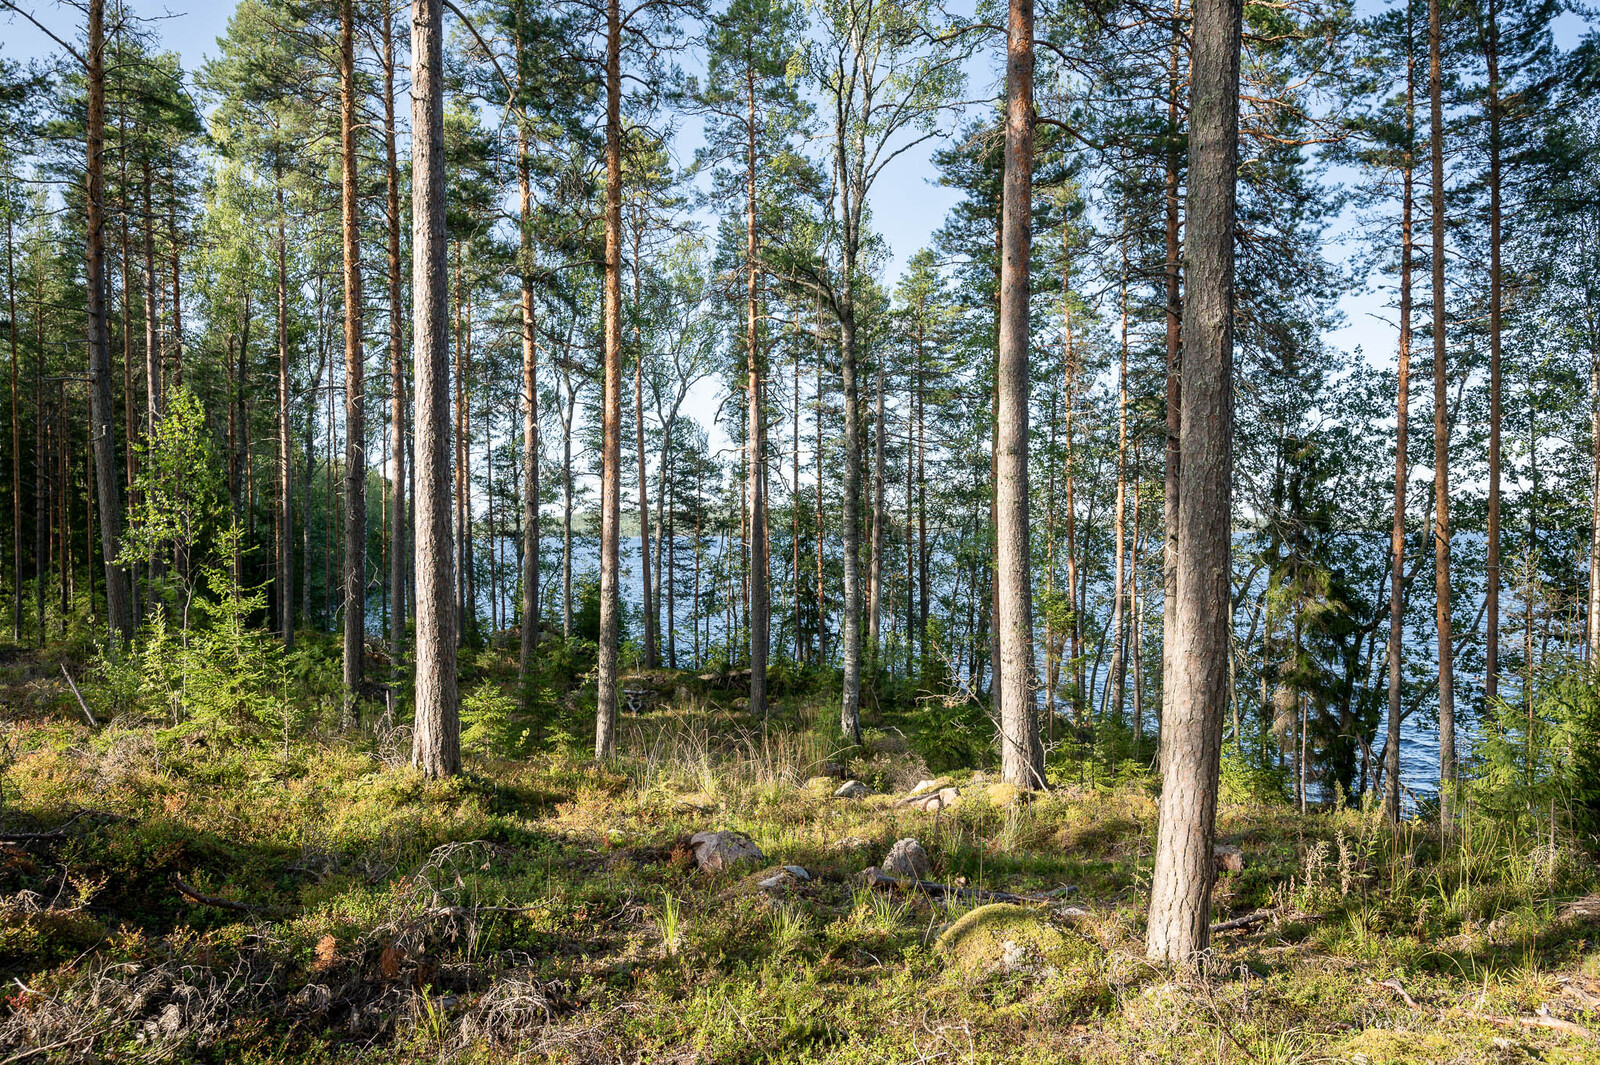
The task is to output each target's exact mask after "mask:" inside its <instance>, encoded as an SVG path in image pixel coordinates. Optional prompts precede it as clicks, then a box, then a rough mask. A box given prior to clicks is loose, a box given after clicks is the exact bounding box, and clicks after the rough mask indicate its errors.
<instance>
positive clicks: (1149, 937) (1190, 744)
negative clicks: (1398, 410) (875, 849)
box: [1145, 0, 1240, 966]
mask: <svg viewBox="0 0 1600 1065" xmlns="http://www.w3.org/2000/svg"><path fill="white" fill-rule="evenodd" d="M1239 49H1240V4H1239V0H1197V2H1196V4H1195V9H1194V48H1193V59H1192V62H1191V74H1190V84H1191V97H1190V100H1191V103H1190V108H1189V116H1190V117H1189V125H1190V141H1189V144H1190V156H1189V160H1190V163H1189V197H1188V207H1189V209H1188V239H1187V241H1186V242H1185V244H1186V247H1185V258H1186V260H1187V269H1186V270H1185V277H1186V284H1185V291H1184V307H1183V318H1184V320H1183V337H1184V344H1183V357H1182V358H1183V363H1182V376H1183V395H1182V403H1183V410H1182V412H1181V430H1180V437H1179V454H1180V465H1179V473H1180V478H1181V481H1180V484H1179V496H1178V548H1179V550H1178V581H1177V585H1178V588H1177V591H1178V609H1177V612H1176V617H1175V619H1174V620H1175V622H1176V625H1175V631H1174V632H1173V633H1172V634H1171V637H1170V638H1172V639H1174V640H1175V642H1176V652H1177V657H1176V658H1175V659H1174V661H1173V670H1172V677H1173V691H1172V697H1171V698H1170V699H1169V700H1168V705H1167V707H1166V710H1165V712H1164V713H1163V714H1162V730H1161V733H1162V735H1161V778H1162V789H1161V811H1160V823H1159V826H1158V829H1157V835H1156V860H1155V870H1154V873H1153V875H1152V877H1151V891H1150V921H1149V930H1148V932H1147V934H1146V940H1145V942H1146V952H1147V954H1148V956H1149V957H1150V958H1151V960H1153V961H1164V962H1169V963H1175V964H1180V965H1184V966H1192V965H1194V964H1195V963H1196V962H1197V961H1198V960H1199V958H1200V956H1201V954H1202V952H1204V951H1205V949H1206V946H1207V943H1208V939H1209V935H1210V926H1209V923H1208V922H1209V919H1210V910H1211V880H1212V857H1211V845H1212V832H1213V828H1214V826H1215V822H1216V808H1217V777H1218V773H1219V764H1220V757H1221V753H1222V724H1223V719H1224V716H1225V712H1226V708H1227V701H1228V652H1229V644H1230V633H1229V622H1230V616H1231V615H1230V611H1229V605H1230V601H1231V600H1230V579H1229V576H1230V548H1231V543H1230V536H1231V532H1232V511H1233V507H1232V493H1231V489H1232V476H1233V229H1234V204H1235V189H1234V181H1235V175H1236V173H1237V168H1238V137H1239Z"/></svg>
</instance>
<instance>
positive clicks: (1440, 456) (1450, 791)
mask: <svg viewBox="0 0 1600 1065" xmlns="http://www.w3.org/2000/svg"><path fill="white" fill-rule="evenodd" d="M1440 4H1441V0H1429V2H1428V101H1429V150H1430V152H1431V154H1432V162H1433V165H1432V173H1431V174H1430V175H1429V176H1430V178H1431V181H1432V186H1433V188H1432V191H1433V195H1432V203H1431V211H1432V214H1433V220H1432V221H1433V286H1432V288H1433V468H1434V477H1433V491H1434V503H1433V510H1434V535H1433V544H1434V556H1433V565H1434V570H1433V577H1434V592H1435V601H1434V620H1435V624H1436V626H1437V628H1438V634H1439V825H1440V830H1441V831H1442V832H1443V833H1444V834H1445V836H1447V837H1448V836H1449V835H1451V832H1452V822H1453V821H1454V820H1455V805H1456V804H1455V785H1456V705H1455V669H1454V666H1455V663H1454V656H1455V647H1454V644H1453V643H1452V639H1451V631H1450V629H1451V622H1450V418H1449V414H1450V409H1449V395H1448V390H1447V384H1446V378H1445V290H1444V231H1445V221H1446V219H1445V206H1446V205H1445V200H1444V99H1443V95H1444V79H1443V74H1442V72H1441V69H1440V63H1441V59H1440V50H1441V48H1442V42H1441V35H1442V29H1441V25H1440V19H1441V12H1440Z"/></svg>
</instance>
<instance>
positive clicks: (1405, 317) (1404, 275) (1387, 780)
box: [1383, 0, 1416, 825]
mask: <svg viewBox="0 0 1600 1065" xmlns="http://www.w3.org/2000/svg"><path fill="white" fill-rule="evenodd" d="M1415 69H1416V57H1415V52H1414V50H1413V48H1412V40H1411V5H1410V0H1407V4H1406V115H1405V126H1406V148H1405V155H1404V160H1403V163H1402V165H1403V166H1404V167H1405V173H1404V174H1403V175H1402V176H1401V182H1402V186H1401V194H1400V197H1401V202H1400V354H1399V367H1398V376H1399V388H1398V394H1397V396H1396V398H1395V433H1394V530H1393V532H1392V533H1391V535H1390V555H1391V559H1390V562H1389V647H1388V655H1389V660H1388V665H1389V720H1388V723H1387V725H1388V727H1387V730H1386V736H1385V739H1384V757H1383V780H1384V792H1383V808H1384V813H1385V814H1386V815H1387V816H1388V818H1389V822H1390V824H1396V825H1397V824H1399V823H1400V715H1401V712H1402V706H1401V696H1402V694H1403V688H1402V683H1403V678H1402V676H1401V668H1402V664H1403V657H1404V653H1405V574H1404V572H1403V569H1404V565H1405V555H1406V464H1407V462H1408V461H1409V448H1410V443H1409V431H1410V425H1411V260H1412V243H1411V234H1412V205H1413V202H1414V199H1413V188H1414V182H1415V174H1416V166H1415V163H1416V160H1415V156H1414V154H1413V147H1414V145H1413V143H1412V138H1413V137H1414V136H1415V132H1416V123H1415V116H1416V111H1415V90H1414V88H1413V86H1414V80H1413V79H1414V73H1415Z"/></svg>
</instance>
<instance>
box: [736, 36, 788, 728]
mask: <svg viewBox="0 0 1600 1065" xmlns="http://www.w3.org/2000/svg"><path fill="white" fill-rule="evenodd" d="M745 95H746V108H747V111H746V116H745V135H746V140H745V197H746V202H745V377H746V389H745V390H746V403H747V405H748V409H747V417H746V421H745V425H746V429H747V435H748V437H749V449H748V450H749V454H748V455H747V456H746V471H747V474H748V476H749V486H748V492H747V494H748V497H749V501H750V614H749V618H750V713H751V714H753V715H755V716H756V717H765V716H766V713H767V649H768V646H769V637H770V625H771V614H772V592H771V588H770V586H769V584H768V568H769V567H768V559H767V478H766V472H767V459H766V454H765V453H764V451H763V448H762V444H763V443H764V441H765V437H766V410H765V407H764V404H763V403H762V402H761V390H762V381H763V376H764V373H765V370H766V367H765V365H764V361H763V353H762V351H761V314H760V311H761V307H760V283H761V279H760V274H759V270H758V268H757V248H756V170H757V164H758V159H757V155H756V127H757V123H758V121H759V119H758V116H757V114H756V82H755V66H754V63H753V62H746V64H745ZM780 468H781V467H780Z"/></svg>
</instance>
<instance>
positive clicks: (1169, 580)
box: [1161, 0, 1183, 699]
mask: <svg viewBox="0 0 1600 1065" xmlns="http://www.w3.org/2000/svg"><path fill="white" fill-rule="evenodd" d="M1182 11H1183V4H1182V0H1172V44H1171V46H1170V48H1169V49H1168V53H1167V143H1166V174H1165V181H1164V192H1165V194H1164V197H1163V203H1162V206H1163V210H1164V214H1165V223H1166V225H1165V242H1166V297H1167V302H1166V340H1167V382H1166V384H1167V397H1166V402H1167V446H1166V456H1165V488H1166V491H1165V494H1164V496H1163V498H1162V528H1163V530H1164V532H1163V545H1162V557H1161V590H1162V595H1161V637H1162V638H1161V694H1162V698H1163V699H1165V698H1166V693H1167V692H1168V691H1170V690H1171V688H1172V661H1173V650H1174V645H1173V643H1172V641H1171V640H1170V639H1168V636H1169V634H1170V633H1171V632H1172V631H1173V626H1174V624H1175V621H1174V619H1175V616H1176V613H1177V608H1178V491H1179V484H1178V482H1179V476H1178V460H1179V451H1178V436H1179V434H1180V432H1181V431H1182V428H1183V426H1182V415H1181V412H1182V409H1183V406H1182V404H1183V385H1182V375H1181V373H1180V372H1179V371H1180V366H1179V361H1178V360H1179V343H1180V337H1181V324H1182V322H1181V318H1182V313H1183V309H1182V306H1181V305H1180V303H1179V299H1180V293H1181V285H1180V276H1181V271H1180V262H1179V256H1180V255H1181V254H1182V248H1181V246H1180V244H1179V224H1178V176H1179V174H1178V171H1179V168H1180V166H1181V164H1182V159H1181V153H1182V146H1181V144H1180V141H1179V133H1180V126H1179V118H1178V92H1179V86H1180V85H1181V80H1180V79H1181V78H1182V74H1183V72H1182V69H1181V67H1180V65H1179V60H1180V58H1181V53H1182V44H1183V30H1182V22H1181V16H1182Z"/></svg>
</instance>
